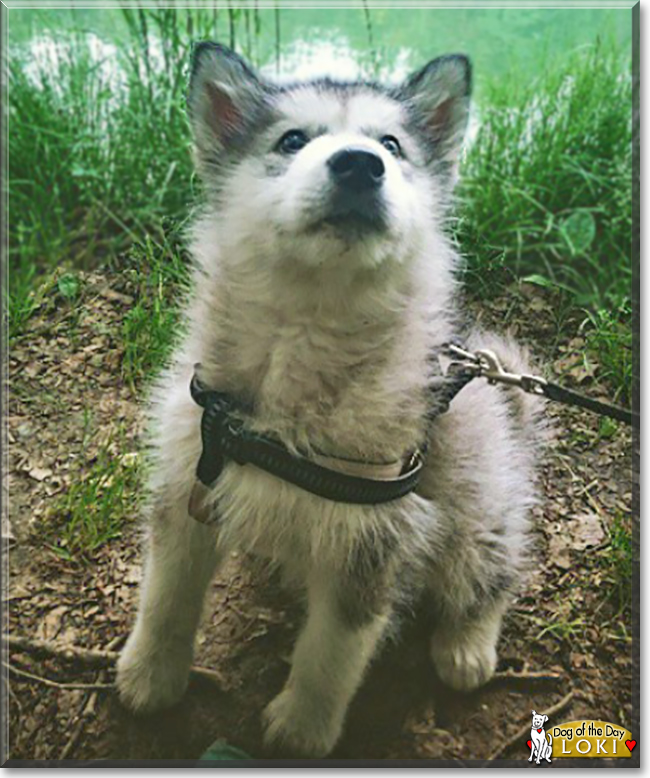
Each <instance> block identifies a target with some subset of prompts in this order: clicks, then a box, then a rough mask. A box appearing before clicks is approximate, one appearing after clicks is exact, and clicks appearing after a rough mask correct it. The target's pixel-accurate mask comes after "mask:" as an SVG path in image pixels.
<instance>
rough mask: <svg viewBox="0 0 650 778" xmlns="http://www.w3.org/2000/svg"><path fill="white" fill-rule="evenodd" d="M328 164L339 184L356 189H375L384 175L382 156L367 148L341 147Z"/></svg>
mask: <svg viewBox="0 0 650 778" xmlns="http://www.w3.org/2000/svg"><path fill="white" fill-rule="evenodd" d="M327 164H328V165H329V169H330V172H331V174H332V177H333V178H334V180H335V181H336V183H337V184H339V185H340V186H345V187H348V188H349V189H354V190H356V191H362V190H364V189H375V188H376V187H378V186H379V185H380V184H381V182H382V179H383V177H384V171H385V168H384V163H383V161H382V159H381V157H379V156H378V155H377V154H374V153H373V152H372V151H366V149H355V148H347V149H341V150H340V151H337V152H336V154H332V156H331V157H330V158H329V159H328V160H327Z"/></svg>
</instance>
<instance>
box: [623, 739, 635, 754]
mask: <svg viewBox="0 0 650 778" xmlns="http://www.w3.org/2000/svg"><path fill="white" fill-rule="evenodd" d="M625 745H626V746H627V747H628V748H629V749H630V753H632V751H634V749H635V748H636V740H626V741H625Z"/></svg>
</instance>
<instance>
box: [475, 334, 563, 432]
mask: <svg viewBox="0 0 650 778" xmlns="http://www.w3.org/2000/svg"><path fill="white" fill-rule="evenodd" d="M467 347H468V348H469V349H470V351H474V350H476V349H490V350H491V351H494V353H495V354H496V355H497V356H498V358H499V361H500V362H501V364H502V365H503V368H504V370H506V371H508V372H509V373H517V374H519V375H530V374H534V375H538V374H539V370H536V369H535V368H534V367H532V366H531V362H532V360H531V357H530V353H529V352H528V349H526V348H525V347H524V346H521V345H519V344H518V343H516V342H515V340H514V339H513V338H512V337H510V336H509V335H497V334H496V333H494V332H489V331H485V330H474V331H473V332H472V333H471V335H470V336H469V338H468V339H467ZM500 387H501V389H502V390H503V396H504V397H505V398H506V400H507V402H508V406H509V408H510V411H511V416H512V418H513V420H514V421H515V422H516V423H517V426H518V427H520V429H521V431H522V433H523V435H524V436H525V437H526V439H527V440H528V442H529V443H530V444H533V445H540V444H543V443H544V442H546V440H547V439H548V437H549V425H548V422H547V420H546V401H545V400H544V399H543V398H542V397H540V396H539V395H532V394H528V393H527V392H524V391H523V389H521V388H520V387H517V386H507V385H503V384H501V385H500Z"/></svg>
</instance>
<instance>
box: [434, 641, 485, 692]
mask: <svg viewBox="0 0 650 778" xmlns="http://www.w3.org/2000/svg"><path fill="white" fill-rule="evenodd" d="M472 637H475V636H472ZM431 659H432V660H433V664H434V666H435V668H436V671H437V673H438V676H439V678H440V680H441V681H442V682H443V683H444V684H446V685H447V686H450V687H451V688H452V689H456V691H462V692H467V691H471V690H472V689H477V688H478V687H479V686H482V685H483V684H485V683H487V682H488V681H489V680H490V678H492V676H493V675H494V671H495V670H496V666H497V652H496V647H495V646H494V644H493V643H491V642H482V641H479V640H477V639H474V640H472V639H471V637H470V636H463V635H460V636H457V637H456V638H455V639H452V640H436V639H435V638H433V639H432V641H431Z"/></svg>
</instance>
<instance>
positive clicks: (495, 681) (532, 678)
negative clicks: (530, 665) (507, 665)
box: [490, 671, 566, 692]
mask: <svg viewBox="0 0 650 778" xmlns="http://www.w3.org/2000/svg"><path fill="white" fill-rule="evenodd" d="M564 681H566V676H565V675H562V674H560V673H550V672H528V671H522V672H519V673H515V672H513V671H509V672H502V673H495V674H494V675H493V676H492V680H491V682H490V686H492V687H494V686H499V687H503V686H507V687H511V688H512V687H514V689H515V690H517V689H520V690H522V691H524V692H527V691H529V690H530V689H531V688H533V687H534V688H538V687H540V686H543V685H545V684H548V685H553V686H557V685H558V684H559V683H562V682H564Z"/></svg>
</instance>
